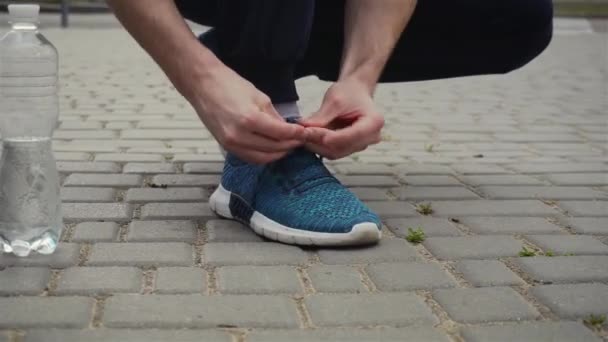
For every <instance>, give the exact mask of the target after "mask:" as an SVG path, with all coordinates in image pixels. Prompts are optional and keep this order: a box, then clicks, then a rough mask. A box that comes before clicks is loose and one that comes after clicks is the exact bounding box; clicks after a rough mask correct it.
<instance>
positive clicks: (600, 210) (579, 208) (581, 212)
mask: <svg viewBox="0 0 608 342" xmlns="http://www.w3.org/2000/svg"><path fill="white" fill-rule="evenodd" d="M558 206H559V207H560V208H562V209H564V210H566V211H567V213H568V214H569V215H572V216H608V201H593V202H592V201H561V202H559V203H558Z"/></svg>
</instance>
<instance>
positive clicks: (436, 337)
mask: <svg viewBox="0 0 608 342" xmlns="http://www.w3.org/2000/svg"><path fill="white" fill-rule="evenodd" d="M284 341H290V342H314V341H334V342H372V341H374V342H398V341H399V342H401V341H424V342H449V341H450V339H449V338H448V337H447V335H445V333H444V332H442V331H440V330H439V329H435V328H432V327H408V328H384V329H380V330H378V329H374V330H370V329H357V328H350V329H316V330H283V331H280V330H279V331H276V330H274V331H254V332H252V333H251V334H249V335H248V336H247V342H284ZM26 342H27V341H26Z"/></svg>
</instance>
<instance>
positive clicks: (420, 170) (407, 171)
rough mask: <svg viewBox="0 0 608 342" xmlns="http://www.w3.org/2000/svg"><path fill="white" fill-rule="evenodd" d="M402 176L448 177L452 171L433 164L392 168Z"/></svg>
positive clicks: (404, 165)
mask: <svg viewBox="0 0 608 342" xmlns="http://www.w3.org/2000/svg"><path fill="white" fill-rule="evenodd" d="M393 168H394V169H395V171H396V172H398V173H401V174H404V175H406V176H407V175H450V174H452V173H453V171H452V170H451V169H450V168H449V167H448V166H444V165H435V164H400V165H395V166H394V167H393Z"/></svg>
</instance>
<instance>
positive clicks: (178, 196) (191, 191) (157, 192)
mask: <svg viewBox="0 0 608 342" xmlns="http://www.w3.org/2000/svg"><path fill="white" fill-rule="evenodd" d="M125 200H126V201H127V202H129V203H149V202H201V201H207V200H209V193H207V191H206V190H204V189H201V188H169V189H153V188H139V189H129V190H128V191H127V194H126V197H125Z"/></svg>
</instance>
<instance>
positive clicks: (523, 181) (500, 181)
mask: <svg viewBox="0 0 608 342" xmlns="http://www.w3.org/2000/svg"><path fill="white" fill-rule="evenodd" d="M460 179H461V180H462V181H463V182H464V183H466V184H469V185H472V186H480V185H509V186H519V185H542V184H543V182H541V181H540V180H538V179H536V178H533V177H530V176H524V175H476V176H462V177H461V178H460Z"/></svg>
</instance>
